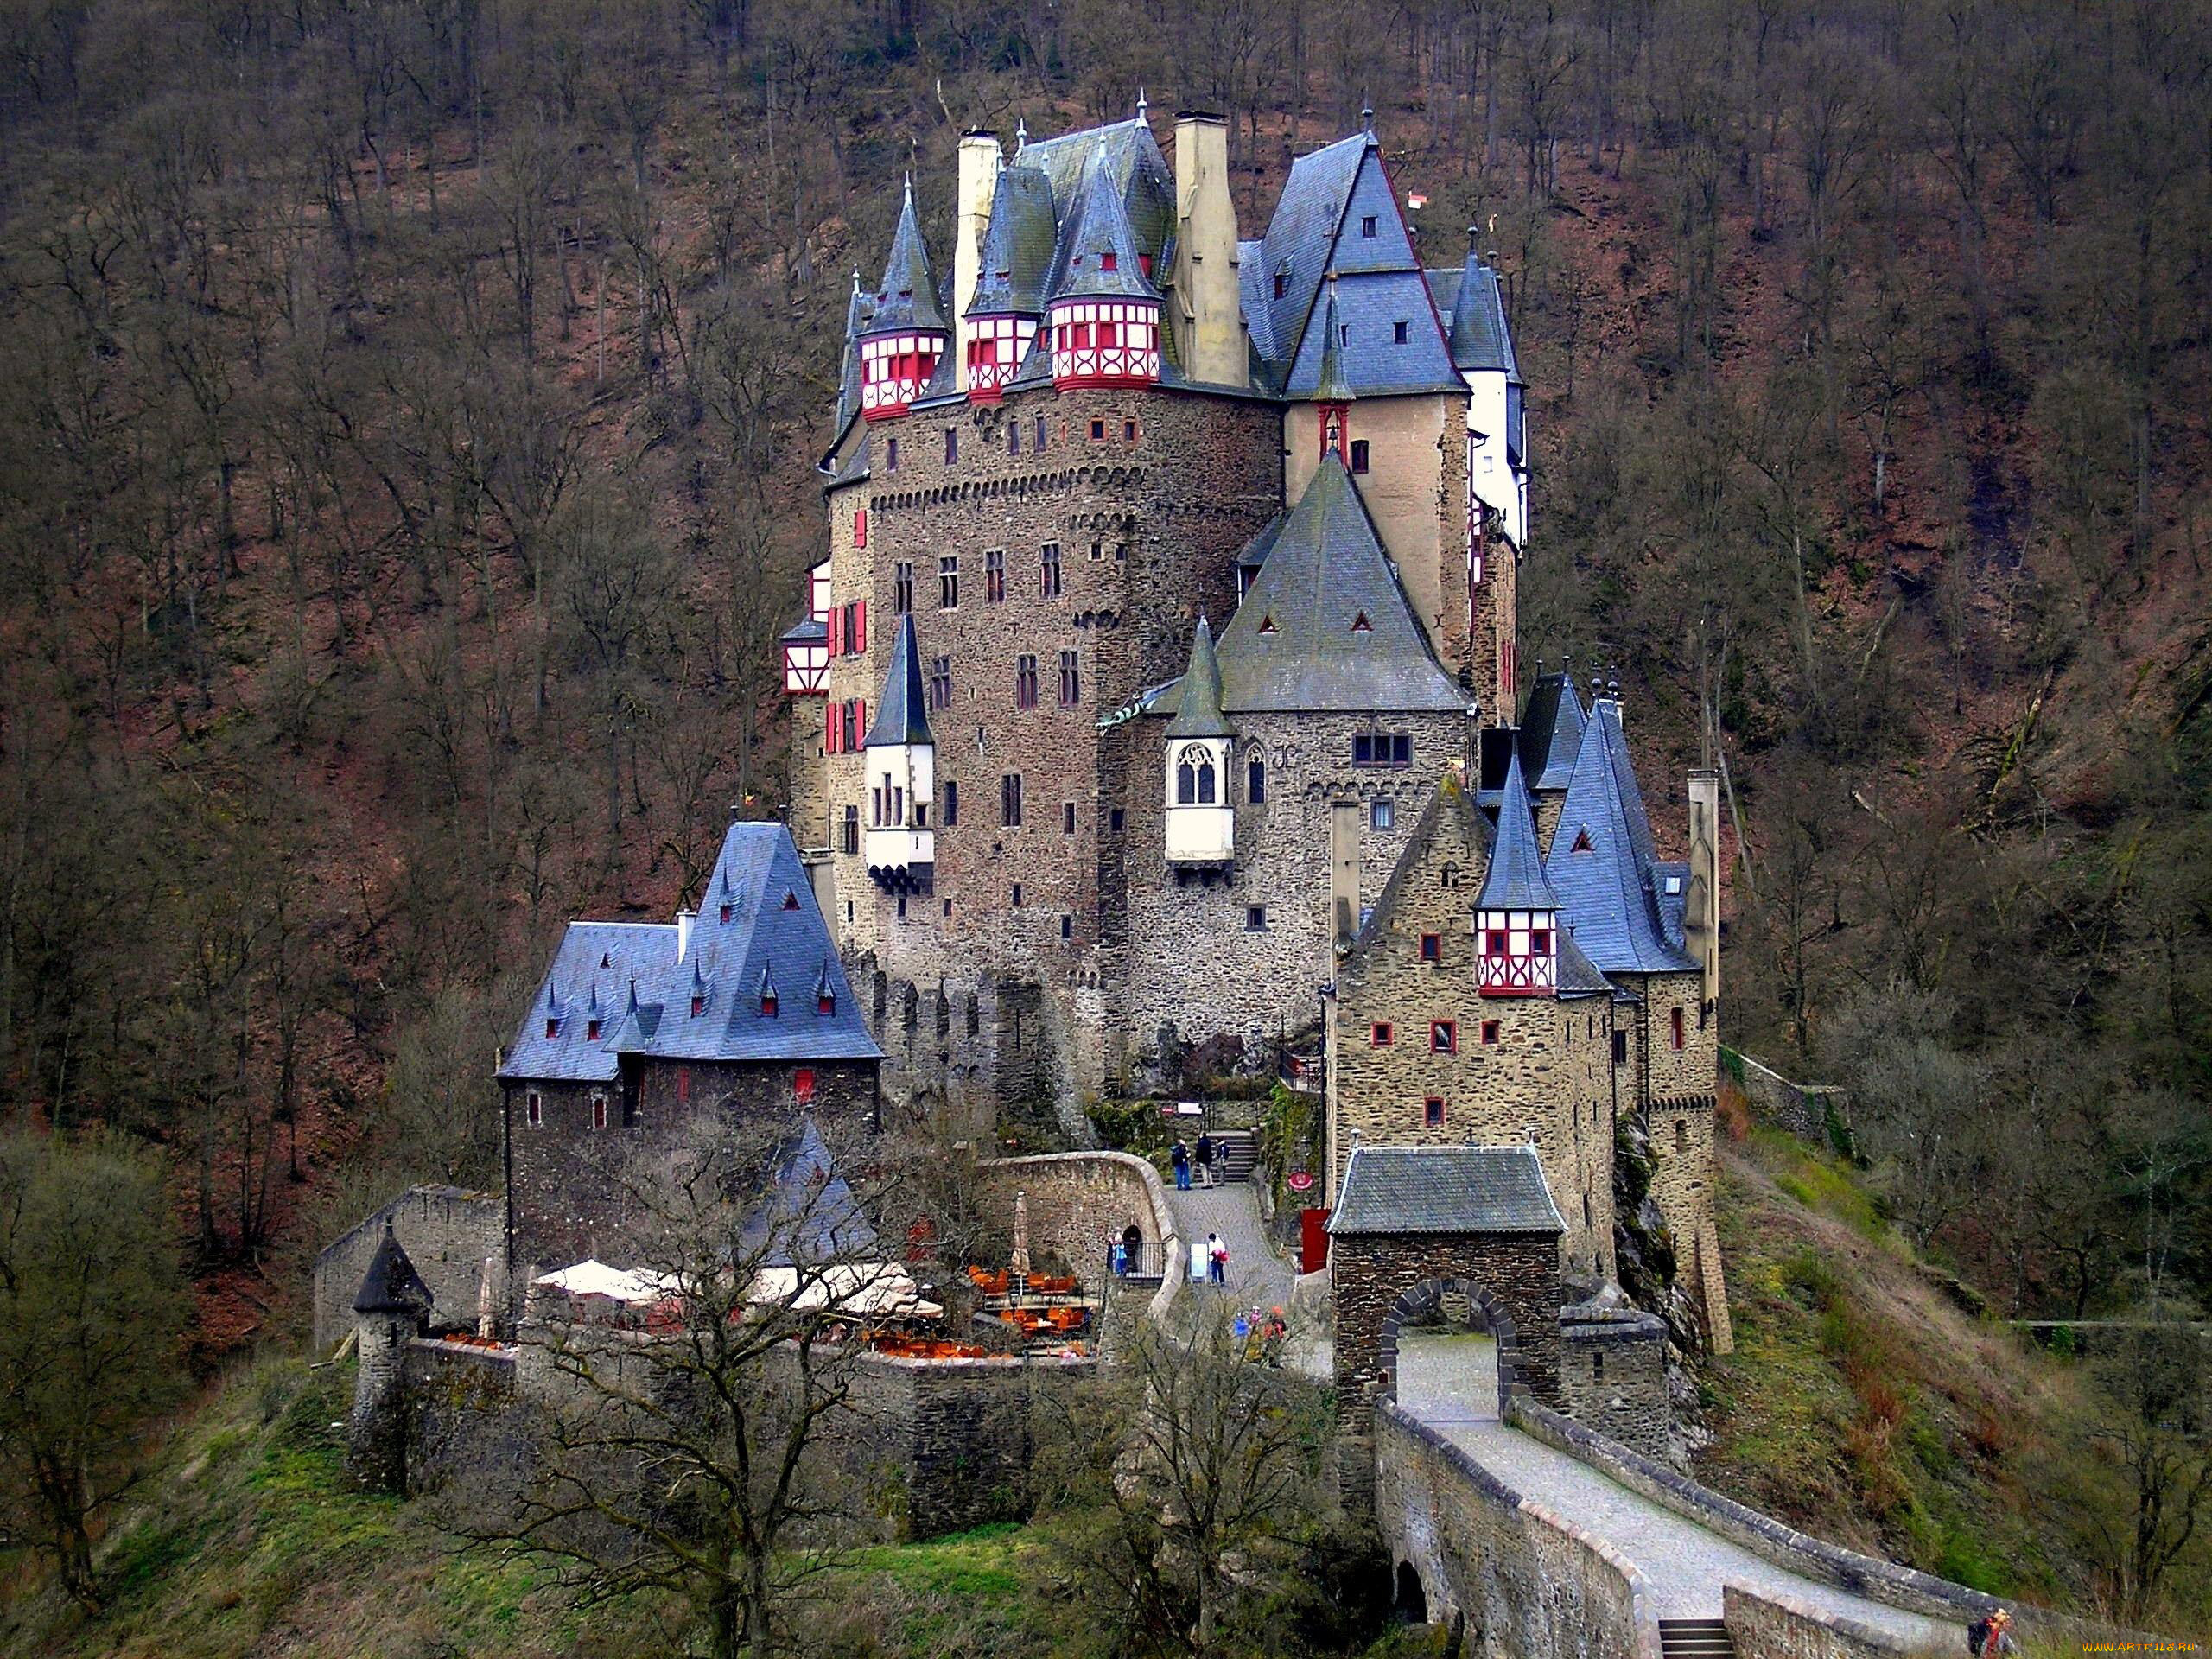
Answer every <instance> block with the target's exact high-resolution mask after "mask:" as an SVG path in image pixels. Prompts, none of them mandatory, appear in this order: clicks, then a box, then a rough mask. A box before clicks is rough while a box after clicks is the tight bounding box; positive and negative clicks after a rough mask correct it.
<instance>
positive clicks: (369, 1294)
mask: <svg viewBox="0 0 2212 1659" xmlns="http://www.w3.org/2000/svg"><path fill="white" fill-rule="evenodd" d="M430 1308H431V1297H430V1290H429V1286H427V1285H425V1284H424V1283H423V1275H422V1274H419V1273H417V1272H416V1271H415V1264H414V1263H413V1262H410V1261H409V1260H408V1259H407V1251H406V1249H405V1247H404V1246H403V1245H402V1244H401V1243H400V1242H399V1238H398V1236H397V1234H396V1233H394V1232H393V1230H392V1226H391V1221H390V1220H389V1219H387V1220H386V1221H385V1224H384V1237H383V1238H382V1239H381V1240H379V1241H378V1244H377V1249H376V1254H375V1255H372V1256H371V1257H370V1258H369V1270H368V1271H367V1272H366V1273H365V1274H363V1275H362V1276H361V1288H360V1289H359V1291H358V1292H356V1293H355V1294H354V1297H353V1315H354V1325H353V1337H354V1342H355V1344H356V1347H357V1349H358V1351H359V1369H358V1370H356V1371H355V1372H354V1375H353V1410H352V1412H351V1413H349V1414H348V1415H347V1418H346V1467H347V1468H348V1469H349V1470H350V1471H352V1472H353V1477H354V1478H356V1479H357V1480H359V1481H360V1482H361V1483H362V1484H364V1485H367V1486H372V1487H376V1488H378V1489H379V1490H381V1491H393V1492H397V1491H405V1490H406V1487H407V1378H406V1369H405V1363H404V1355H405V1352H406V1349H407V1344H409V1343H410V1341H412V1340H413V1339H414V1338H415V1335H416V1332H419V1331H420V1330H421V1329H422V1327H423V1319H425V1318H426V1317H427V1316H428V1315H429V1312H430Z"/></svg>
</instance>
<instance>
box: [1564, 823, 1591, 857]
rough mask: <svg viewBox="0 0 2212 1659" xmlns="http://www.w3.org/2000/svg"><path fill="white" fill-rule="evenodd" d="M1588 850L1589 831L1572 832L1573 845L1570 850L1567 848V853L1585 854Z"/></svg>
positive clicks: (1578, 830)
mask: <svg viewBox="0 0 2212 1659" xmlns="http://www.w3.org/2000/svg"><path fill="white" fill-rule="evenodd" d="M1589 850H1590V832H1589V830H1588V829H1577V830H1576V831H1575V832H1574V845H1573V846H1572V847H1570V848H1568V849H1567V851H1569V852H1570V853H1586V852H1588V851H1589Z"/></svg>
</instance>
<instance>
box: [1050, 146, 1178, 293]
mask: <svg viewBox="0 0 2212 1659" xmlns="http://www.w3.org/2000/svg"><path fill="white" fill-rule="evenodd" d="M1014 165H1015V166H1016V167H1033V168H1037V169H1038V171H1039V172H1041V173H1043V174H1044V175H1045V176H1046V178H1047V179H1048V180H1050V181H1052V199H1053V200H1054V201H1055V202H1057V203H1058V204H1059V210H1060V212H1061V213H1064V214H1065V213H1067V212H1068V209H1069V207H1070V206H1071V204H1073V202H1074V201H1075V200H1076V198H1077V195H1078V194H1080V191H1081V188H1082V185H1083V182H1084V177H1085V175H1088V174H1089V173H1090V171H1091V170H1092V169H1093V168H1098V169H1101V170H1103V172H1104V174H1105V175H1106V177H1107V178H1108V179H1109V181H1111V182H1112V183H1113V186H1114V188H1116V190H1118V191H1119V192H1120V193H1121V196H1122V211H1123V212H1124V213H1127V214H1128V220H1129V226H1130V229H1131V230H1132V231H1133V232H1135V236H1136V240H1137V245H1138V247H1139V248H1140V249H1141V251H1144V252H1146V253H1148V254H1151V255H1152V256H1153V257H1154V260H1155V261H1156V262H1158V264H1159V266H1160V268H1163V269H1164V268H1165V265H1166V256H1167V252H1168V245H1169V243H1170V241H1171V240H1172V238H1173V234H1174V230H1175V175H1174V174H1173V172H1172V171H1170V170H1169V168H1168V166H1167V158H1166V156H1164V155H1162V154H1161V153H1160V141H1159V140H1158V139H1156V138H1154V137H1153V136H1152V128H1151V126H1150V125H1149V124H1147V122H1146V121H1145V120H1144V119H1143V118H1141V117H1135V118H1131V119H1129V120H1127V121H1115V122H1109V124H1106V125H1105V126H1103V127H1084V128H1082V129H1081V130H1077V131H1075V132H1064V133H1062V134H1061V135H1060V136H1059V137H1057V138H1039V139H1033V140H1031V141H1029V142H1027V143H1024V144H1023V145H1022V147H1021V148H1020V149H1019V150H1017V151H1015V153H1014Z"/></svg>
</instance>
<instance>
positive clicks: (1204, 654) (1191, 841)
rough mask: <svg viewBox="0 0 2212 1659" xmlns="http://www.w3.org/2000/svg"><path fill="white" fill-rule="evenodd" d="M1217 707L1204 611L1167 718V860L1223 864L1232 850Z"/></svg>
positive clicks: (1224, 725)
mask: <svg viewBox="0 0 2212 1659" xmlns="http://www.w3.org/2000/svg"><path fill="white" fill-rule="evenodd" d="M1232 735H1233V731H1232V728H1230V723H1229V721H1228V718H1227V717H1226V716H1225V715H1224V714H1223V713H1222V709H1221V664H1220V662H1219V660H1218V659H1217V658H1216V657H1215V655H1214V649H1213V630H1212V629H1211V627H1210V626H1207V624H1206V620H1205V617H1204V616H1201V617H1199V618H1198V632H1197V633H1196V634H1194V635H1193V636H1192V640H1191V665H1190V667H1189V668H1188V669H1186V670H1185V671H1184V674H1183V686H1182V694H1181V697H1180V700H1179V702H1177V704H1176V707H1175V717H1174V718H1173V720H1171V721H1168V722H1167V730H1166V734H1165V741H1166V753H1165V760H1166V774H1167V822H1166V836H1167V861H1168V862H1169V863H1170V864H1176V865H1198V864H1225V863H1227V862H1229V861H1230V859H1231V858H1232V857H1234V856H1235V855H1236V809H1235V807H1234V806H1233V805H1231V804H1230V798H1229V745H1230V738H1231V737H1232Z"/></svg>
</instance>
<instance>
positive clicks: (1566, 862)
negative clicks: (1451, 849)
mask: <svg viewBox="0 0 2212 1659" xmlns="http://www.w3.org/2000/svg"><path fill="white" fill-rule="evenodd" d="M1544 874H1545V875H1546V876H1547V877H1548V879H1549V880H1550V882H1551V885H1552V888H1553V891H1554V892H1555V893H1558V894H1559V898H1560V905H1561V906H1562V907H1563V908H1564V909H1565V910H1566V912H1567V915H1568V916H1569V918H1572V919H1573V923H1574V938H1575V942H1576V943H1577V944H1580V946H1581V947H1582V949H1583V951H1584V953H1585V954H1586V955H1587V956H1588V957H1589V958H1590V960H1591V961H1592V962H1593V963H1596V964H1597V966H1598V968H1599V971H1600V972H1603V973H1605V974H1665V973H1681V972H1687V971H1690V970H1692V969H1697V968H1698V967H1700V963H1698V962H1696V961H1695V960H1694V959H1693V958H1692V957H1689V956H1688V954H1687V953H1686V952H1685V951H1684V950H1683V949H1682V947H1681V944H1680V942H1679V940H1677V939H1674V938H1669V928H1668V926H1667V922H1666V918H1665V915H1664V914H1663V913H1662V909H1661V901H1662V899H1668V898H1670V897H1671V898H1672V899H1675V903H1676V905H1677V906H1679V905H1680V903H1681V897H1682V895H1681V894H1680V893H1675V894H1669V893H1667V892H1666V891H1665V882H1666V877H1667V873H1666V872H1663V871H1662V870H1661V869H1660V868H1659V861H1658V854H1657V851H1656V849H1655V848H1654V847H1653V845H1652V839H1651V820H1650V819H1649V817H1646V816H1645V814H1644V810H1643V791H1641V790H1640V789H1638V788H1637V781H1636V769H1635V767H1634V766H1633V765H1632V764H1631V763H1630V760H1629V753H1628V739H1627V738H1626V736H1625V735H1624V734H1623V733H1622V731H1621V706H1620V702H1619V700H1618V695H1615V696H1599V697H1598V698H1597V699H1596V700H1595V702H1593V703H1592V707H1591V710H1590V725H1589V729H1588V730H1586V731H1585V732H1584V733H1583V734H1582V748H1581V753H1580V754H1579V755H1578V756H1577V757H1576V759H1575V762H1574V773H1573V779H1572V780H1571V781H1570V782H1569V783H1568V785H1567V799H1566V801H1565V802H1564V803H1563V804H1562V805H1561V806H1560V818H1559V828H1558V829H1556V830H1555V831H1554V832H1553V836H1552V847H1551V855H1550V856H1549V857H1548V858H1547V859H1546V860H1545V861H1544ZM1677 879H1678V880H1679V878H1677Z"/></svg>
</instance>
